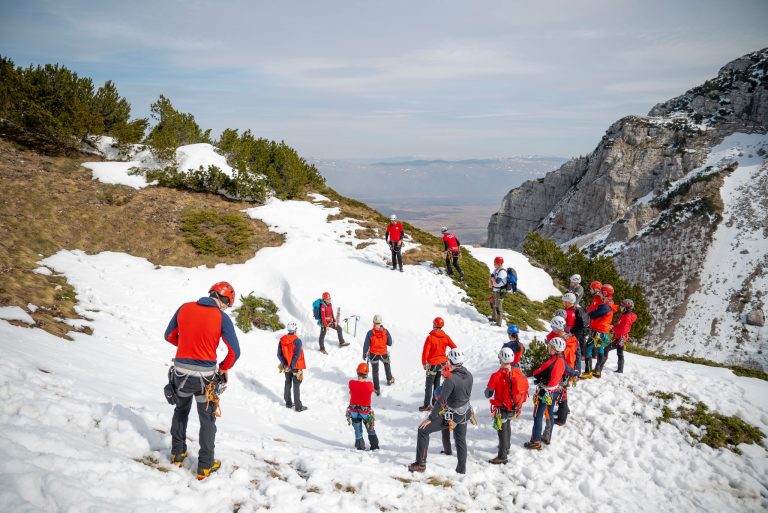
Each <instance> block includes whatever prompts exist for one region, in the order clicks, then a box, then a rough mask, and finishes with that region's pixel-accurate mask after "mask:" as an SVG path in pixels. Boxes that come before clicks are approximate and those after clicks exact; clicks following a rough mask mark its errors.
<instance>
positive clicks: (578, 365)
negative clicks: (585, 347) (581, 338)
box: [574, 347, 581, 376]
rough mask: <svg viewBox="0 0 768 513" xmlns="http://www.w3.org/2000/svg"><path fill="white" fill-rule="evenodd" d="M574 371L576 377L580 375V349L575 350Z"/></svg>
mask: <svg viewBox="0 0 768 513" xmlns="http://www.w3.org/2000/svg"><path fill="white" fill-rule="evenodd" d="M574 370H575V371H576V375H577V376H578V375H580V374H581V347H577V348H576V368H575V369H574Z"/></svg>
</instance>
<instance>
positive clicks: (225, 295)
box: [208, 281, 235, 306]
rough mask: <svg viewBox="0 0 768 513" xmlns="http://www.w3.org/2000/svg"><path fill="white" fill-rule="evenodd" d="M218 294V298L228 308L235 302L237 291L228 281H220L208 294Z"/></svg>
mask: <svg viewBox="0 0 768 513" xmlns="http://www.w3.org/2000/svg"><path fill="white" fill-rule="evenodd" d="M211 293H216V297H218V298H219V300H220V301H221V302H222V303H224V304H225V305H227V306H231V305H232V303H234V302H235V289H234V288H232V285H230V284H229V283H227V282H226V281H220V282H218V283H214V284H213V285H211V289H210V290H209V291H208V294H211Z"/></svg>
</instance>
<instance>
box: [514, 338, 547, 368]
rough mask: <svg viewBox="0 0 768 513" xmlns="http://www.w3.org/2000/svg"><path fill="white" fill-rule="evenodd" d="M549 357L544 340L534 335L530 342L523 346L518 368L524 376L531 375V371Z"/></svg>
mask: <svg viewBox="0 0 768 513" xmlns="http://www.w3.org/2000/svg"><path fill="white" fill-rule="evenodd" d="M548 358H549V351H548V350H547V344H546V342H543V341H541V340H539V339H537V338H535V337H534V339H533V340H532V341H531V343H530V344H528V345H527V346H525V352H524V353H523V357H522V358H521V359H520V370H521V371H523V374H525V375H526V376H529V377H530V376H533V371H534V370H536V369H538V368H539V366H541V364H542V363H544V362H546V361H547V359H548Z"/></svg>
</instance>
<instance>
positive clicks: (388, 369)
mask: <svg viewBox="0 0 768 513" xmlns="http://www.w3.org/2000/svg"><path fill="white" fill-rule="evenodd" d="M370 361H371V367H373V388H375V389H376V390H381V388H379V362H383V363H384V374H386V376H387V383H389V382H390V381H392V366H391V365H390V363H389V354H385V355H384V354H372V355H371V358H370Z"/></svg>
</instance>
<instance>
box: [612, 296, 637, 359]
mask: <svg viewBox="0 0 768 513" xmlns="http://www.w3.org/2000/svg"><path fill="white" fill-rule="evenodd" d="M634 308H635V302H634V301H632V300H631V299H623V300H622V301H621V317H619V320H618V322H617V323H616V324H615V325H614V326H613V328H611V335H612V336H613V341H612V342H611V343H610V344H608V347H606V348H605V359H606V360H607V359H608V352H609V351H610V350H611V349H615V350H616V356H618V358H619V366H618V368H617V369H616V372H618V373H619V374H621V373H623V372H624V344H625V343H626V342H627V340H628V339H629V332H630V331H631V330H632V325H633V324H634V323H635V321H637V314H635V312H633V311H632V310H633V309H634Z"/></svg>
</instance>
